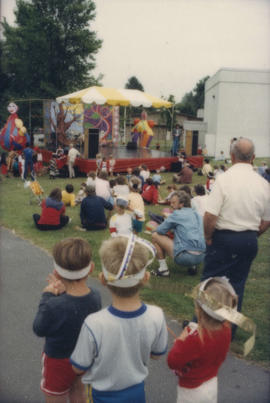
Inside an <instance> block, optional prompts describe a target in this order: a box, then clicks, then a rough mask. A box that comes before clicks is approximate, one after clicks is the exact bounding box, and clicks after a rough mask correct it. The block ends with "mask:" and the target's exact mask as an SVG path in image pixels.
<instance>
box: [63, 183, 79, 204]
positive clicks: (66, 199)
mask: <svg viewBox="0 0 270 403" xmlns="http://www.w3.org/2000/svg"><path fill="white" fill-rule="evenodd" d="M62 202H63V203H64V205H65V206H70V207H75V206H76V202H75V194H74V187H73V185H71V184H70V183H69V184H68V185H67V186H66V190H62Z"/></svg>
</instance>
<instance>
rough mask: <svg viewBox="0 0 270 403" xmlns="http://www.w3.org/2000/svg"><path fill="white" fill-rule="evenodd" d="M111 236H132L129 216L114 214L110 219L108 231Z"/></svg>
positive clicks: (126, 214)
mask: <svg viewBox="0 0 270 403" xmlns="http://www.w3.org/2000/svg"><path fill="white" fill-rule="evenodd" d="M112 230H115V232H111V235H112V236H116V235H120V234H125V235H130V234H132V219H131V215H130V214H128V213H124V214H114V215H113V216H112V217H111V219H110V231H112Z"/></svg>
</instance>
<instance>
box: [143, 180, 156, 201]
mask: <svg viewBox="0 0 270 403" xmlns="http://www.w3.org/2000/svg"><path fill="white" fill-rule="evenodd" d="M142 198H143V199H144V200H146V201H147V202H148V203H151V204H157V202H158V190H157V188H156V187H155V185H147V184H145V185H144V186H143V192H142Z"/></svg>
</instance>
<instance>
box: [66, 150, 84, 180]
mask: <svg viewBox="0 0 270 403" xmlns="http://www.w3.org/2000/svg"><path fill="white" fill-rule="evenodd" d="M80 155H81V154H80V153H79V151H78V150H77V149H76V148H74V146H73V144H72V143H70V145H69V151H68V156H67V161H68V172H69V177H70V178H75V171H74V164H75V160H76V158H77V157H79V156H80Z"/></svg>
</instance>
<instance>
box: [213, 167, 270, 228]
mask: <svg viewBox="0 0 270 403" xmlns="http://www.w3.org/2000/svg"><path fill="white" fill-rule="evenodd" d="M206 211H207V212H209V213H211V214H213V215H215V216H218V219H217V223H216V228H217V229H219V230H222V229H227V230H231V231H247V230H252V231H258V229H259V226H260V223H261V220H265V221H270V186H269V183H268V182H267V181H266V180H265V179H263V178H262V177H261V176H260V175H259V174H258V173H256V172H254V171H253V167H252V165H251V164H247V163H236V164H234V165H233V166H232V167H231V168H229V169H228V170H227V171H226V172H224V174H222V175H219V176H218V177H217V179H216V181H215V183H214V185H213V188H212V191H211V193H210V195H209V197H208V199H207V206H206Z"/></svg>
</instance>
